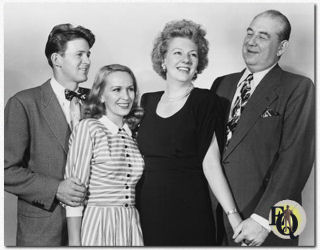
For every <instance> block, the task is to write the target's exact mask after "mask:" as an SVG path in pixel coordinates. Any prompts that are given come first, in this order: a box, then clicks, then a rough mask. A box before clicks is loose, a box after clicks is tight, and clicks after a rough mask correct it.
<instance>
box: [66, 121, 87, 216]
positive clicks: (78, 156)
mask: <svg viewBox="0 0 320 250" xmlns="http://www.w3.org/2000/svg"><path fill="white" fill-rule="evenodd" d="M92 148H93V141H92V138H91V135H90V127H89V123H88V121H87V120H83V121H82V122H80V123H79V125H78V126H76V127H75V129H74V130H73V132H72V135H71V137H70V146H69V153H68V158H67V164H66V171H65V179H66V178H70V177H75V178H79V179H80V181H81V183H84V184H85V185H86V186H88V182H89V175H90V163H91V158H92ZM66 211H67V217H73V216H82V211H83V206H79V207H69V206H67V207H66Z"/></svg>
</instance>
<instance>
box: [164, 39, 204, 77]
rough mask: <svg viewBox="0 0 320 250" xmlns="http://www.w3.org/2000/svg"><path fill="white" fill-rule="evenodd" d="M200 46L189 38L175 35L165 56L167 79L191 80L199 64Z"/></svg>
mask: <svg viewBox="0 0 320 250" xmlns="http://www.w3.org/2000/svg"><path fill="white" fill-rule="evenodd" d="M198 60H199V59H198V47H197V45H196V44H195V43H194V42H193V41H192V40H190V39H189V38H184V37H175V38H173V39H172V40H171V41H170V42H169V45H168V51H167V53H166V55H165V58H164V65H165V66H166V68H167V80H175V81H179V82H191V80H192V78H193V76H194V74H195V72H196V69H197V66H198Z"/></svg>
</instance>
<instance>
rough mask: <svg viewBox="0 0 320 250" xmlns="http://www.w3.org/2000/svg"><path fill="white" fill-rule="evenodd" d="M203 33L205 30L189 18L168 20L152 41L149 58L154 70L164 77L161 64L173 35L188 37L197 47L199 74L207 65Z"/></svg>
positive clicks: (207, 43)
mask: <svg viewBox="0 0 320 250" xmlns="http://www.w3.org/2000/svg"><path fill="white" fill-rule="evenodd" d="M205 35H206V31H205V30H204V29H203V28H202V27H201V25H199V24H197V23H195V22H193V21H191V20H186V19H182V20H178V21H171V22H168V23H167V24H166V25H165V27H164V29H163V30H162V31H161V33H160V34H159V35H158V37H157V38H156V39H155V41H154V45H153V49H152V53H151V60H152V64H153V69H154V70H155V72H157V73H158V74H159V75H160V76H161V77H162V78H163V79H166V77H167V76H166V72H165V71H164V70H163V69H162V66H161V65H162V63H163V60H164V58H165V55H166V54H167V51H168V46H169V43H170V41H171V40H172V39H173V38H175V37H183V38H189V39H190V40H192V41H193V42H194V43H195V44H196V45H197V47H198V57H199V62H198V66H197V72H198V74H200V73H201V72H202V71H203V70H204V69H205V68H206V67H207V65H208V51H209V42H208V40H207V39H206V38H205ZM196 78H197V74H195V76H194V77H193V80H195V79H196Z"/></svg>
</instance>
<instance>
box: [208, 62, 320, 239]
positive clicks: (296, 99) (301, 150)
mask: <svg viewBox="0 0 320 250" xmlns="http://www.w3.org/2000/svg"><path fill="white" fill-rule="evenodd" d="M242 74H243V72H239V73H235V74H231V75H226V76H223V77H219V78H217V79H216V80H215V81H214V83H213V85H212V87H211V90H212V91H214V92H215V93H216V94H217V95H218V96H220V97H221V100H222V106H223V115H224V121H225V125H226V122H227V119H228V116H229V112H230V106H231V102H232V99H233V96H234V94H235V91H236V87H237V83H238V82H239V80H240V78H241V76H242ZM314 95H315V94H314V85H313V83H312V82H311V80H310V79H308V78H306V77H303V76H300V75H296V74H292V73H289V72H286V71H283V70H282V69H281V68H280V67H279V66H278V65H276V66H275V67H274V68H273V69H271V71H270V72H269V73H268V74H267V75H266V76H265V77H264V78H263V79H262V80H261V82H260V83H259V85H258V86H257V88H256V89H255V91H254V93H253V94H252V96H251V97H250V99H249V101H248V103H247V104H246V106H245V108H244V111H243V113H242V114H241V117H240V120H239V123H238V125H237V127H236V130H235V131H234V133H233V136H232V138H231V141H230V142H229V145H228V147H227V148H226V150H225V151H224V152H223V155H222V164H223V167H224V171H225V174H226V178H227V180H228V182H229V184H230V187H231V190H232V193H233V195H234V198H235V201H236V204H237V207H238V209H239V211H240V213H241V215H242V216H243V218H248V217H249V216H250V215H251V214H252V213H256V214H258V215H260V216H262V217H264V218H266V219H268V216H269V212H270V208H271V206H273V205H274V204H275V203H277V202H279V201H281V200H285V199H290V200H295V201H297V202H299V203H300V202H301V192H302V189H303V187H304V185H305V183H306V181H307V179H308V177H309V174H310V171H311V168H312V165H313V162H314V150H315V98H314ZM225 224H226V231H227V234H228V232H229V237H230V235H231V236H232V229H231V228H230V226H229V225H228V223H225ZM296 243H297V241H292V240H281V239H280V238H278V237H276V236H275V235H273V233H272V232H271V233H270V234H269V236H268V238H267V240H266V241H265V244H264V245H291V244H293V245H294V244H296Z"/></svg>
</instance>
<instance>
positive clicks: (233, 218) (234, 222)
mask: <svg viewBox="0 0 320 250" xmlns="http://www.w3.org/2000/svg"><path fill="white" fill-rule="evenodd" d="M228 220H229V223H230V225H231V227H232V229H233V232H234V230H235V229H236V228H237V226H238V225H239V224H240V223H241V222H242V219H241V216H240V214H239V213H233V214H229V215H228Z"/></svg>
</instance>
